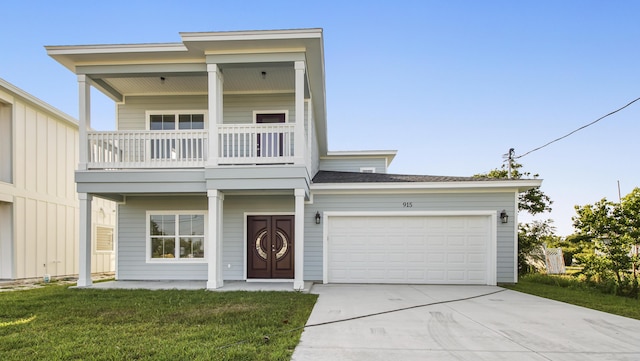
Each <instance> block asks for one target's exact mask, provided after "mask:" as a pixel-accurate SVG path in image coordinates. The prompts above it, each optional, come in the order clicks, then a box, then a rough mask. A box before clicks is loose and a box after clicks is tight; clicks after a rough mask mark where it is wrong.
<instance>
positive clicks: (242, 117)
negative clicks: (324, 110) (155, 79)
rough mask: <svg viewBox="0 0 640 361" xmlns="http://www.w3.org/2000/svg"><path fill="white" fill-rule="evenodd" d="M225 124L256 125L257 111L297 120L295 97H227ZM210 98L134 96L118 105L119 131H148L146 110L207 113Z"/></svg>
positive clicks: (224, 106)
mask: <svg viewBox="0 0 640 361" xmlns="http://www.w3.org/2000/svg"><path fill="white" fill-rule="evenodd" d="M223 101H224V104H223V111H224V124H252V123H253V111H254V110H287V111H288V114H289V119H287V122H291V121H293V120H294V119H295V107H294V96H293V94H263V95H235V94H232V95H224V97H223ZM208 107H209V105H208V102H207V96H206V95H189V96H130V97H127V98H126V102H125V103H124V104H118V106H117V112H118V130H144V129H147V119H146V111H162V110H167V111H169V110H207V109H208Z"/></svg>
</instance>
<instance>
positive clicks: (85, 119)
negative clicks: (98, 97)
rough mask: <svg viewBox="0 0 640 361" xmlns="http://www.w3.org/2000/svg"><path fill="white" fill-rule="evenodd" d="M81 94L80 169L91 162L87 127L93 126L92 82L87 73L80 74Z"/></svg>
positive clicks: (79, 92) (79, 129)
mask: <svg viewBox="0 0 640 361" xmlns="http://www.w3.org/2000/svg"><path fill="white" fill-rule="evenodd" d="M78 94H79V96H80V97H79V106H80V109H79V113H78V115H79V119H78V120H79V124H78V133H79V137H78V142H79V143H78V147H79V154H78V161H79V164H78V169H79V170H84V169H87V163H88V162H89V144H88V140H87V129H90V128H91V83H90V81H89V78H87V76H86V75H84V74H80V75H78Z"/></svg>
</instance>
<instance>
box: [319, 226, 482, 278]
mask: <svg viewBox="0 0 640 361" xmlns="http://www.w3.org/2000/svg"><path fill="white" fill-rule="evenodd" d="M489 221H490V217H488V216H408V217H407V216H400V217H398V216H396V217H376V216H374V217H364V216H353V217H347V216H340V217H330V218H329V227H328V229H329V234H328V244H327V246H328V262H327V276H328V282H335V283H418V284H419V283H436V284H437V283H441V284H448V283H451V284H469V283H470V284H486V283H487V267H488V265H487V260H488V257H487V252H488V250H489V243H490V238H491V232H490V229H491V227H490V222H489Z"/></svg>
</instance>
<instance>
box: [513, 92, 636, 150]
mask: <svg viewBox="0 0 640 361" xmlns="http://www.w3.org/2000/svg"><path fill="white" fill-rule="evenodd" d="M638 100H640V98H636V99H634V100H632V101H630V102H629V103H627V104H626V105H625V106H623V107H621V108H618V109H616V110H614V111H612V112H610V113H608V114H605V115H603V116H601V117H600V118H598V119H596V120H594V121H592V122H591V123H589V124H586V125H583V126H581V127H580V128H578V129H576V130H574V131H572V132H570V133H568V134H566V135H563V136H562V137H560V138H557V139H554V140H552V141H550V142H549V143H547V144H545V145H542V146H539V147H538V148H535V149H532V150H530V151H528V152H526V153H524V154H521V155H519V156H517V157H515V158H514V159H518V158H522V157H524V156H525V155H528V154H531V153H533V152H535V151H537V150H540V149H542V148H544V147H546V146H548V145H550V144H552V143H555V142H557V141H559V140H562V139H564V138H566V137H568V136H570V135H571V134H573V133H575V132H577V131H579V130H582V129H584V128H586V127H588V126H591V125H593V124H596V123H597V122H599V121H601V120H602V119H604V118H606V117H608V116H610V115H613V114H615V113H617V112H619V111H621V110H622V109H624V108H626V107H628V106H630V105H631V104H633V103H635V102H637V101H638Z"/></svg>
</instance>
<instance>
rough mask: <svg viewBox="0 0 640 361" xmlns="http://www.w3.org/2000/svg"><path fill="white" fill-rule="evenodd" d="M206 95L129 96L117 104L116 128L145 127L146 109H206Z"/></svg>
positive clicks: (139, 128)
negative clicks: (122, 102) (123, 101)
mask: <svg viewBox="0 0 640 361" xmlns="http://www.w3.org/2000/svg"><path fill="white" fill-rule="evenodd" d="M207 108H208V105H207V96H206V95H189V96H130V97H127V98H126V100H125V103H124V104H118V105H117V112H118V130H145V129H147V128H148V127H147V119H146V113H145V112H146V111H148V110H206V109H207Z"/></svg>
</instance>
